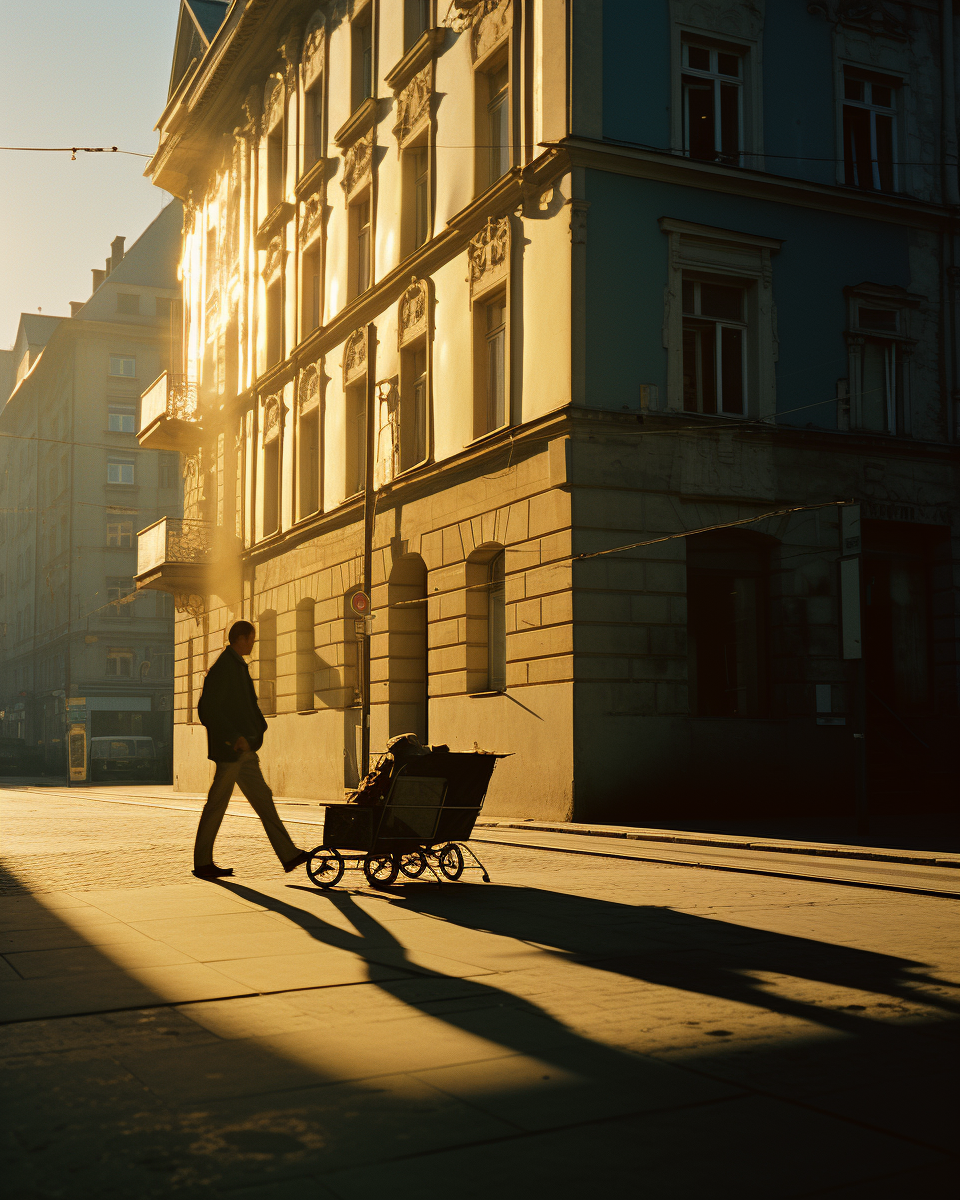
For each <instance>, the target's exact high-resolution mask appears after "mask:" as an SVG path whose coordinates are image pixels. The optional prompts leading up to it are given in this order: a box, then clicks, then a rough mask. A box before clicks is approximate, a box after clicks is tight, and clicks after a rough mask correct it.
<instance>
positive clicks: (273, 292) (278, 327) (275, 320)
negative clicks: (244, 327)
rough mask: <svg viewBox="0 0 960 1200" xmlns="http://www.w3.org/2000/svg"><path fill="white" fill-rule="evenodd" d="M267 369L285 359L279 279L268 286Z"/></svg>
mask: <svg viewBox="0 0 960 1200" xmlns="http://www.w3.org/2000/svg"><path fill="white" fill-rule="evenodd" d="M265 315H266V324H267V329H266V341H267V344H266V354H267V361H266V367H267V369H269V368H270V367H272V366H274V365H275V364H276V363H278V362H279V361H280V360H281V359H282V358H283V286H282V279H281V278H277V279H275V280H274V281H273V283H271V284H269V285H268V286H267V311H266V314H265Z"/></svg>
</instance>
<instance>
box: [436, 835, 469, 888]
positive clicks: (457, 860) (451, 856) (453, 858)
mask: <svg viewBox="0 0 960 1200" xmlns="http://www.w3.org/2000/svg"><path fill="white" fill-rule="evenodd" d="M437 864H438V866H439V867H440V870H441V871H442V872H443V874H444V875H446V877H447V878H448V879H459V878H460V876H461V875H462V874H463V851H462V850H461V849H460V847H459V846H458V845H457V844H456V842H450V843H449V845H447V846H444V848H443V849H442V850H441V851H440V853H439V855H438V856H437Z"/></svg>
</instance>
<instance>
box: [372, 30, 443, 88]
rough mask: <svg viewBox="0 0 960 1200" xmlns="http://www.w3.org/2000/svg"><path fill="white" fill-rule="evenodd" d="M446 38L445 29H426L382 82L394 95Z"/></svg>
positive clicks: (426, 61)
mask: <svg viewBox="0 0 960 1200" xmlns="http://www.w3.org/2000/svg"><path fill="white" fill-rule="evenodd" d="M446 36H447V31H446V30H445V29H439V28H437V29H428V30H426V31H425V32H424V33H421V35H420V36H419V37H418V38H417V40H416V41H415V42H414V43H413V45H412V46H411V47H410V49H409V50H408V51H407V52H406V54H405V55H404V56H403V58H401V59H400V61H399V62H398V63H397V65H396V66H395V67H393V69H392V70H391V71H390V73H389V74H388V75H386V76H385V78H384V82H385V83H386V85H387V87H389V88H391V89H392V91H393V93H394V95H396V94H397V93H398V92H399V91H401V90H402V89H403V88H404V87H406V85H407V83H408V82H409V81H410V80H411V79H412V78H413V76H414V75H416V74H417V73H418V72H419V71H422V70H423V68H424V67H425V66H426V65H427V63H428V62H430V61H431V60H432V58H433V56H434V53H435V52H436V51H437V50H438V49H439V48H440V47H441V46H442V45H443V41H444V38H445V37H446Z"/></svg>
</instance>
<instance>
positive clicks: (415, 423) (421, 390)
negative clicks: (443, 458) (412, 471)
mask: <svg viewBox="0 0 960 1200" xmlns="http://www.w3.org/2000/svg"><path fill="white" fill-rule="evenodd" d="M426 457H427V345H426V342H425V341H422V342H420V343H419V345H416V346H410V347H408V348H405V349H404V350H403V351H402V352H401V363H400V470H401V471H405V470H407V468H408V467H414V466H416V464H417V463H420V462H423V460H424V459H425V458H426Z"/></svg>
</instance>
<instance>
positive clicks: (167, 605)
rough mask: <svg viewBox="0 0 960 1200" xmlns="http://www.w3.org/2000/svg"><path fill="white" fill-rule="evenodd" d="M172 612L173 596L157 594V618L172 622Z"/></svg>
mask: <svg viewBox="0 0 960 1200" xmlns="http://www.w3.org/2000/svg"><path fill="white" fill-rule="evenodd" d="M173 612H174V608H173V594H172V593H171V592H157V616H158V617H162V618H163V619H164V620H167V621H170V620H173ZM171 658H172V656H171Z"/></svg>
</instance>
